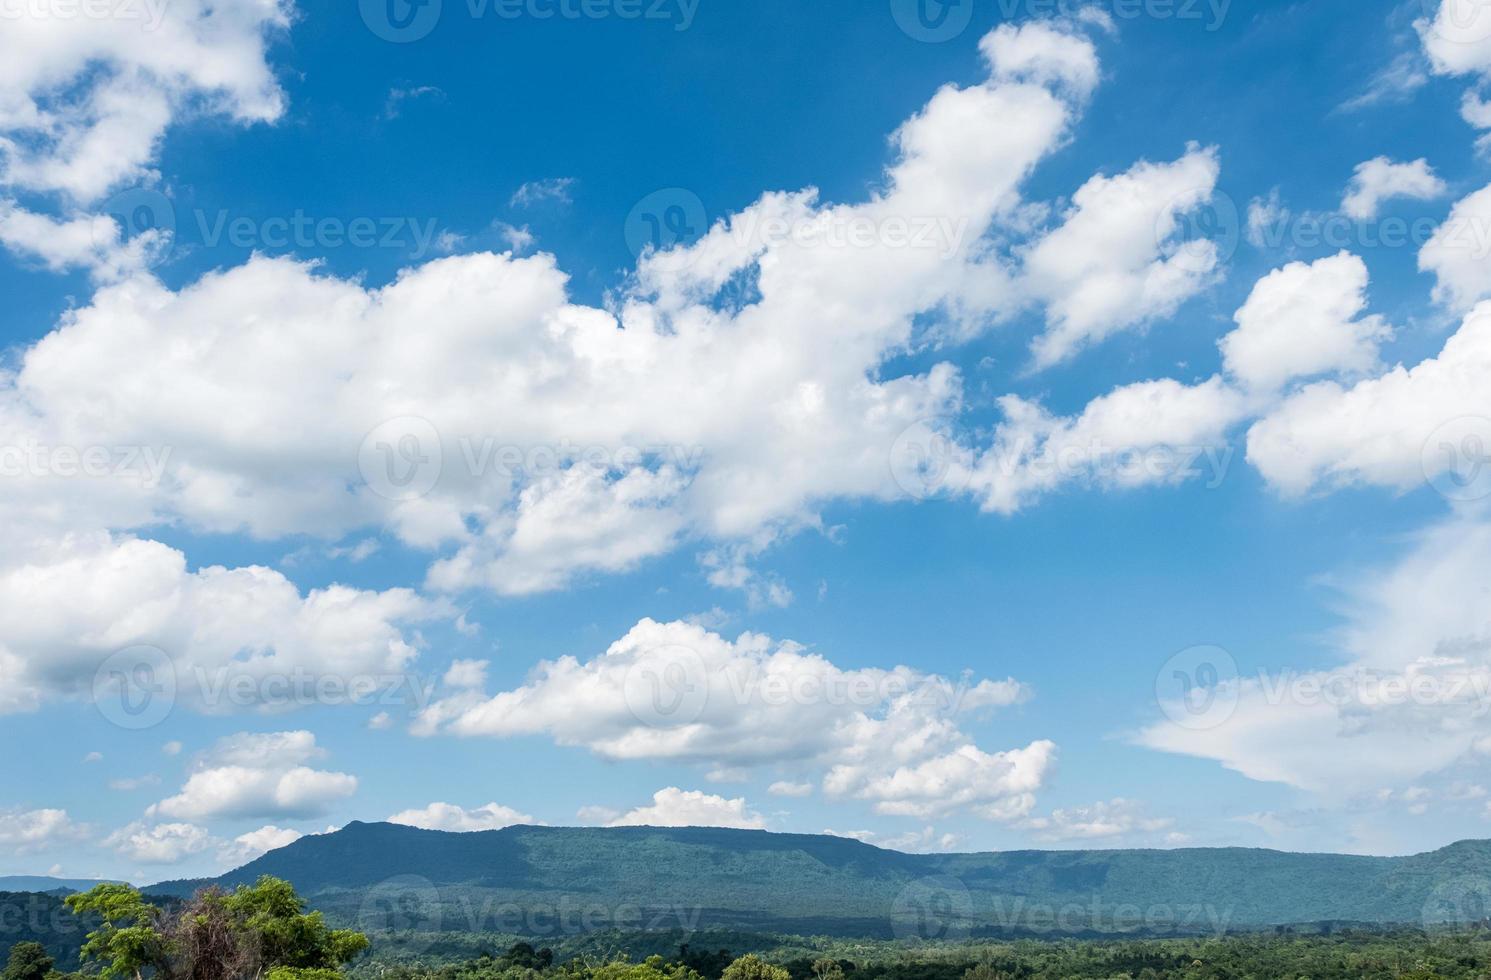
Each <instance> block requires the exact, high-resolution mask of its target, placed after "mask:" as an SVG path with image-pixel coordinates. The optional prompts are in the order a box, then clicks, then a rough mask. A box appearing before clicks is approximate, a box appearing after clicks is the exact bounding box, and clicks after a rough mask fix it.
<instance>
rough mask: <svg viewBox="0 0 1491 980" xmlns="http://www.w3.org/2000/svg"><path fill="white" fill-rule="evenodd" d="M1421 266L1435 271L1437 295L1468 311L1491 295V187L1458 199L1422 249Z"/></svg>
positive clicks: (1435, 293) (1455, 307)
mask: <svg viewBox="0 0 1491 980" xmlns="http://www.w3.org/2000/svg"><path fill="white" fill-rule="evenodd" d="M1419 268H1420V269H1422V270H1423V271H1425V272H1432V273H1433V274H1434V277H1435V280H1436V284H1435V287H1434V298H1435V299H1436V300H1438V301H1439V302H1441V303H1443V304H1445V305H1446V306H1448V307H1450V308H1451V309H1455V310H1467V309H1469V308H1470V307H1471V306H1473V305H1474V304H1475V303H1476V302H1477V301H1479V300H1482V299H1485V298H1486V297H1487V296H1491V186H1488V187H1483V188H1481V189H1480V190H1478V191H1476V192H1475V193H1474V194H1471V195H1469V196H1468V197H1465V198H1464V199H1462V200H1460V201H1458V202H1457V203H1456V204H1455V206H1454V207H1453V208H1452V209H1450V214H1449V217H1448V218H1446V219H1445V220H1444V224H1442V225H1440V226H1439V228H1438V229H1437V230H1435V232H1434V235H1433V237H1431V238H1430V239H1429V240H1428V241H1427V242H1425V243H1424V247H1423V248H1421V249H1419Z"/></svg>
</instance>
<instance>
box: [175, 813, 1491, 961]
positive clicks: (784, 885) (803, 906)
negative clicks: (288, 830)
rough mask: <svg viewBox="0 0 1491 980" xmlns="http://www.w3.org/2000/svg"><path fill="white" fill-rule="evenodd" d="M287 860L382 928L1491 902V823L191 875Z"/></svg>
mask: <svg viewBox="0 0 1491 980" xmlns="http://www.w3.org/2000/svg"><path fill="white" fill-rule="evenodd" d="M264 874H269V875H274V876H277V877H281V878H285V879H288V880H289V881H291V882H292V883H294V885H295V886H296V888H297V889H298V890H299V891H300V892H301V894H302V895H304V896H305V897H306V898H307V899H309V901H310V903H311V904H312V905H313V906H314V907H317V908H320V909H323V910H325V911H326V913H327V915H328V917H329V918H331V919H333V920H335V921H338V922H340V923H343V924H348V925H356V926H358V927H361V928H363V929H367V930H371V931H373V932H378V931H379V930H380V929H389V930H400V929H402V930H405V931H410V932H429V933H435V932H439V933H470V934H531V935H537V936H543V935H545V934H546V932H549V931H554V930H566V931H575V930H603V929H607V928H618V929H623V930H625V929H627V928H632V929H645V928H654V929H669V928H678V927H680V926H681V927H683V928H684V929H685V930H687V929H717V930H718V929H737V930H759V931H770V932H790V933H796V934H800V935H829V936H843V937H853V936H862V937H903V938H904V937H922V938H959V937H965V936H999V935H1028V934H1035V935H1046V934H1055V933H1062V934H1089V933H1138V932H1143V933H1171V934H1176V933H1180V934H1184V933H1191V932H1216V931H1221V930H1233V931H1238V930H1256V929H1265V928H1270V927H1275V926H1281V925H1287V924H1299V923H1342V924H1381V925H1388V924H1408V925H1419V924H1423V923H1428V924H1430V925H1433V924H1436V923H1442V922H1448V921H1479V920H1481V919H1485V918H1486V917H1487V916H1488V915H1491V841H1462V842H1460V843H1457V844H1452V845H1450V846H1448V847H1445V848H1441V849H1440V850H1437V851H1432V852H1429V853H1426V854H1419V855H1414V856H1410V857H1396V858H1388V857H1367V856H1357V855H1343V854H1294V853H1286V852H1282V851H1272V850H1261V849H1250V848H1188V849H1177V850H1110V851H1009V852H994V853H982V854H904V853H901V852H898V851H891V850H885V849H882V848H877V847H873V846H870V845H868V844H864V843H861V842H859V841H855V840H850V839H846V838H842V837H833V836H822V835H810V834H774V833H767V832H765V831H755V830H726V829H718V828H699V827H692V828H655V827H620V828H562V827H527V826H519V827H508V828H505V829H502V830H493V831H481V832H475V833H445V832H440V831H431V830H419V829H416V828H412V827H404V826H399V825H395V824H386V823H384V824H365V823H352V824H349V825H348V826H347V827H345V828H343V829H342V830H340V831H337V832H335V833H330V834H321V835H316V836H312V837H304V838H301V839H300V840H298V841H295V842H294V843H292V844H289V845H288V846H286V847H282V848H279V849H278V850H275V851H271V852H269V853H268V854H265V855H264V856H262V857H260V858H258V859H256V860H254V861H252V862H250V863H248V864H246V865H244V866H243V867H241V868H238V869H236V870H234V871H231V872H229V873H227V874H225V875H223V876H221V877H219V878H215V879H210V880H207V881H184V882H163V883H161V884H159V885H156V886H152V888H151V889H148V890H149V891H153V892H156V893H158V894H189V893H190V892H191V891H193V890H194V889H195V888H197V887H200V886H202V885H203V884H220V885H225V886H232V885H236V884H240V883H244V882H250V881H253V880H255V879H256V878H258V877H259V876H260V875H264Z"/></svg>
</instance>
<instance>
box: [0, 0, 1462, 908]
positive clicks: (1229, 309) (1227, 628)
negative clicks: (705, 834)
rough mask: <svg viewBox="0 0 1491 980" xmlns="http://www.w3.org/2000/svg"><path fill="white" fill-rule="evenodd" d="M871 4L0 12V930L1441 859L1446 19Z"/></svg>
mask: <svg viewBox="0 0 1491 980" xmlns="http://www.w3.org/2000/svg"><path fill="white" fill-rule="evenodd" d="M928 3H929V5H922V6H920V7H918V5H916V4H912V3H902V2H899V0H898V2H894V3H891V2H879V3H873V2H863V3H861V2H850V0H838V2H812V3H800V2H797V3H789V2H780V3H778V2H770V0H767V2H758V3H731V4H724V3H712V2H710V0H700V2H699V3H698V4H697V5H696V6H695V5H692V4H684V3H681V2H678V0H674V2H668V3H662V2H658V3H654V0H646V2H645V3H636V4H628V3H625V2H611V3H602V2H595V3H592V4H590V5H588V6H583V7H582V6H581V5H580V4H578V3H575V4H571V5H560V4H559V3H558V2H557V0H555V2H554V3H549V2H547V0H531V2H528V3H525V4H497V3H496V2H495V0H494V3H493V4H491V5H490V6H488V7H485V8H482V9H484V10H485V13H480V14H479V13H477V12H476V11H477V9H478V7H477V6H472V5H471V4H470V3H468V2H467V0H443V3H441V4H437V5H434V6H426V7H423V8H419V9H418V10H416V11H414V14H415V16H416V20H415V21H414V22H413V23H414V25H415V26H414V27H413V28H411V29H408V30H404V31H401V30H400V29H398V28H397V27H395V26H393V22H392V21H390V20H389V19H388V17H389V11H390V10H392V11H394V13H395V14H396V15H397V14H399V13H401V12H403V11H405V10H406V9H408V8H405V7H403V6H402V0H399V2H396V3H395V5H394V6H393V7H391V8H390V7H387V6H385V5H383V4H382V3H376V2H373V0H368V2H366V3H363V4H361V6H360V8H359V5H357V4H342V5H335V9H332V7H331V6H327V7H324V8H322V7H312V6H310V5H293V4H292V3H291V2H290V0H239V2H236V3H233V4H229V5H226V6H225V7H224V8H223V10H222V11H219V12H218V13H214V14H208V13H207V12H206V10H207V5H205V4H203V3H200V2H198V0H191V2H187V0H178V2H177V3H173V4H171V5H169V6H168V7H161V8H157V7H156V6H152V5H150V4H143V3H141V4H135V3H110V4H103V5H101V6H100V8H99V12H98V13H97V15H91V16H90V15H82V14H77V13H76V12H72V13H69V12H68V11H69V10H70V9H71V8H67V7H65V6H64V5H61V4H60V3H59V2H58V0H35V2H33V3H30V4H25V5H20V4H18V5H15V6H14V8H7V10H13V12H14V16H8V17H7V25H6V30H5V32H4V33H0V55H7V56H8V57H5V58H0V62H4V63H6V64H9V65H11V66H12V67H10V68H8V69H0V83H3V84H4V85H5V86H6V88H7V89H8V90H9V91H11V92H13V93H15V96H14V98H13V99H12V100H11V102H8V103H0V244H3V246H4V247H3V249H0V290H3V292H4V295H5V297H6V298H7V302H6V304H5V309H4V311H3V312H0V331H3V336H4V340H5V344H6V355H5V369H4V371H3V372H0V442H3V443H4V445H5V447H6V449H7V453H8V455H7V457H6V460H5V461H6V465H7V469H6V472H5V479H6V480H7V482H8V483H10V484H11V492H8V493H7V494H6V497H7V498H8V502H4V503H0V521H3V526H4V527H5V528H6V537H7V539H8V541H9V542H10V546H9V547H8V548H7V549H6V550H7V552H8V555H7V556H6V557H4V558H3V559H0V607H3V608H4V609H5V611H4V612H0V679H3V680H4V681H5V684H4V687H5V689H6V690H7V691H8V692H9V693H8V695H0V730H3V731H5V732H6V733H7V735H9V736H10V738H11V741H12V744H15V745H22V746H26V747H27V751H26V752H24V753H13V754H12V763H11V770H10V771H11V773H12V776H11V778H10V779H9V780H7V790H6V796H5V797H4V798H0V873H9V872H16V873H20V872H27V873H45V872H47V871H49V870H55V871H57V872H58V873H63V874H67V875H92V874H100V875H119V876H125V877H129V878H132V879H135V880H142V881H143V880H156V879H161V878H176V877H183V876H188V875H196V874H204V873H209V872H215V871H217V870H221V869H223V868H225V867H228V866H231V865H233V864H236V863H240V862H241V861H242V860H245V859H247V858H248V857H251V856H253V855H254V854H255V853H258V852H260V851H262V850H263V849H264V848H265V847H267V846H273V845H277V844H280V843H284V842H286V841H288V840H289V839H292V838H293V837H294V836H295V835H296V834H300V833H316V832H321V831H324V830H326V829H327V828H329V827H336V826H340V825H341V824H343V823H345V822H347V821H348V820H351V819H362V820H377V819H385V818H388V817H392V816H397V817H398V819H401V820H404V821H405V822H412V823H417V824H420V825H425V826H434V827H442V828H446V829H475V828H479V827H490V826H500V825H503V824H505V823H510V822H516V821H536V822H543V823H550V824H575V823H590V824H604V823H611V822H618V821H619V822H654V823H656V822H669V823H720V824H727V825H737V826H753V827H765V828H767V829H771V830H782V831H801V832H820V831H824V830H831V831H833V832H838V833H853V834H856V835H859V836H862V837H863V838H864V839H867V840H871V841H872V842H875V843H882V844H886V845H888V846H897V847H902V848H906V849H958V850H973V849H993V848H1013V847H1032V846H1036V847H1112V846H1166V847H1168V846H1184V845H1198V846H1207V845H1234V844H1237V845H1250V846H1271V847H1281V848H1286V849H1309V850H1332V851H1362V852H1371V853H1405V852H1412V851H1418V850H1427V849H1430V848H1433V847H1437V846H1440V845H1442V844H1445V843H1448V842H1450V841H1452V840H1455V839H1459V838H1465V837H1480V836H1485V835H1486V828H1487V821H1488V820H1491V807H1488V800H1491V796H1488V795H1487V791H1486V789H1484V788H1483V785H1491V782H1488V780H1491V771H1488V766H1487V762H1486V753H1487V752H1488V751H1491V723H1488V722H1487V721H1486V719H1485V718H1484V717H1483V716H1484V715H1485V714H1486V712H1485V710H1484V709H1485V706H1486V705H1487V704H1491V701H1488V700H1487V692H1488V691H1491V684H1488V683H1487V679H1488V678H1491V659H1488V649H1491V598H1488V593H1487V591H1486V588H1485V585H1484V583H1485V582H1486V573H1487V569H1488V562H1491V524H1488V523H1487V515H1486V513H1485V510H1484V501H1485V499H1486V498H1487V497H1488V496H1491V487H1487V486H1484V484H1485V482H1486V478H1485V477H1482V476H1481V470H1480V469H1479V467H1480V466H1481V465H1482V463H1483V462H1484V460H1482V458H1481V457H1482V456H1484V455H1485V452H1486V450H1487V448H1488V447H1491V421H1488V420H1487V419H1486V418H1485V416H1491V396H1488V395H1487V392H1488V391H1491V367H1488V365H1491V354H1488V351H1491V338H1488V336H1487V331H1486V330H1485V329H1483V328H1481V327H1480V326H1479V321H1478V319H1477V318H1478V317H1479V316H1481V315H1482V314H1481V310H1480V308H1479V307H1478V306H1477V304H1478V303H1479V302H1480V301H1481V300H1483V299H1485V298H1486V297H1487V296H1491V249H1487V248H1484V247H1482V245H1483V244H1484V241H1485V237H1486V236H1485V231H1486V229H1487V228H1488V227H1491V195H1488V199H1485V200H1483V199H1481V198H1479V197H1478V196H1477V195H1478V194H1479V193H1481V189H1482V188H1483V187H1485V186H1486V184H1487V182H1488V180H1491V175H1488V174H1487V162H1486V156H1485V153H1484V152H1483V150H1484V145H1483V144H1482V143H1481V142H1479V141H1480V135H1479V133H1478V129H1477V125H1484V126H1485V127H1486V128H1491V118H1486V117H1487V116H1491V113H1488V112H1487V111H1486V110H1485V109H1484V108H1482V107H1481V106H1480V104H1479V101H1478V98H1479V97H1478V95H1477V94H1476V93H1477V92H1478V91H1479V86H1480V85H1481V84H1482V83H1483V82H1484V81H1487V80H1491V16H1488V15H1486V13H1485V11H1483V10H1480V9H1479V8H1478V7H1475V5H1473V4H1471V3H1470V0H1446V4H1445V9H1444V10H1441V9H1440V5H1439V3H1438V2H1437V0H1423V2H1422V3H1421V2H1419V0H1413V2H1411V3H1407V4H1400V5H1394V4H1388V3H1384V4H1377V5H1368V6H1366V7H1363V6H1362V5H1361V4H1348V3H1346V2H1336V0H1317V2H1312V3H1275V2H1259V3H1253V4H1246V5H1244V4H1227V3H1225V2H1220V0H1218V2H1213V3H1197V4H1188V3H1169V2H1164V0H1149V2H1145V3H1137V2H1136V3H1125V2H1120V0H1112V2H1108V3H1098V4H1095V5H1089V6H1079V5H1077V4H1075V3H1072V4H1062V5H1056V4H1041V3H1034V2H1029V0H1027V2H1023V3H1015V2H1012V0H1006V2H993V0H989V2H984V0H971V2H970V0H955V2H954V3H952V4H950V5H948V6H946V7H942V6H941V5H940V4H937V3H935V2H932V0H928ZM1461 4H1465V5H1467V6H1465V7H1464V9H1461V7H1460V6H1459V5H1461ZM220 6H221V5H220ZM1450 8H1454V9H1450ZM550 13H552V16H544V15H545V14H550ZM943 15H946V18H947V19H945V20H943V19H940V18H942V17H943ZM419 17H429V18H432V19H431V20H428V21H424V20H419V19H417V18H419ZM1481 17H1485V18H1486V20H1487V23H1486V24H1485V25H1481V24H1480V20H1479V18H1481ZM938 24H940V25H942V26H940V27H939V26H936V25H938ZM1482 26H1484V27H1485V30H1481V27H1482ZM12 28H14V30H12ZM426 28H428V29H427V30H426ZM943 35H946V36H943ZM1482 35H1484V36H1482ZM5 72H9V74H5ZM898 134H899V135H898ZM807 188H815V189H816V194H809V195H801V194H800V193H799V192H802V191H803V190H804V189H807ZM297 227H298V228H299V231H297ZM711 228H712V229H713V230H712V231H710V230H709V229H711ZM655 230H656V231H658V232H659V234H660V235H661V238H660V239H654V240H652V243H651V244H650V245H647V247H642V246H643V245H644V244H645V243H647V242H648V241H649V237H650V236H651V235H652V234H653V232H654V231H655ZM706 233H707V234H706ZM908 233H910V237H911V238H913V239H917V238H919V239H922V240H921V241H920V243H919V244H918V243H914V242H909V241H903V240H902V237H903V236H906V235H907V234H908ZM856 236H859V237H856ZM1395 236H1396V237H1395ZM348 239H356V240H355V241H348ZM1486 309H1487V311H1488V315H1491V307H1488V308H1486ZM1410 369H1412V370H1410ZM59 446H61V447H71V448H72V449H74V450H77V451H79V452H83V451H87V450H90V449H92V450H95V451H97V452H98V453H99V454H100V455H99V456H98V459H99V460H100V461H102V462H101V463H100V465H101V466H102V467H103V469H104V470H105V471H106V472H103V473H101V474H99V475H93V476H87V475H82V476H80V475H76V474H75V473H74V472H73V471H72V470H69V469H68V467H67V465H66V462H65V461H62V462H59V460H58V459H57V458H54V457H52V456H46V455H38V452H37V450H38V447H40V448H42V449H47V448H48V447H52V448H55V447H59ZM484 450H485V451H490V452H492V453H495V454H497V455H495V456H493V457H491V459H498V458H509V457H502V456H501V454H502V453H504V452H508V453H513V454H516V455H515V456H513V457H510V458H521V459H523V460H525V461H526V464H527V465H525V466H524V467H521V468H519V469H518V470H516V471H513V472H506V471H501V470H500V467H499V466H497V465H495V464H492V463H491V459H489V458H488V457H486V456H484V455H482V453H483V452H484ZM432 452H433V453H434V454H435V455H436V456H437V457H438V460H439V462H438V465H434V466H433V468H432V464H431V462H430V461H431V458H432V457H431V453H432ZM587 453H589V454H591V460H590V463H586V462H585V459H584V458H583V457H585V456H586V454H587ZM556 459H557V460H558V462H553V460H556ZM927 459H930V460H932V463H933V465H932V467H931V468H930V469H919V468H918V464H919V461H925V460H927ZM150 460H159V461H160V468H159V471H158V472H155V473H151V474H144V475H142V473H141V472H140V471H139V470H140V467H141V466H144V467H146V468H147V469H148V468H149V465H150V462H149V461H150ZM471 460H478V461H480V460H486V463H480V462H478V465H475V466H473V465H472V463H471ZM596 460H599V461H600V464H601V465H599V466H597V465H593V464H594V463H595V461H596ZM389 474H393V475H394V477H395V478H396V480H397V481H398V482H396V483H390V482H389V481H388V479H387V476H388V475H389ZM406 477H407V478H409V480H408V481H405V479H404V478H406ZM426 478H428V479H426ZM1198 648H1204V649H1203V650H1202V652H1199V653H1198V652H1196V651H1197V650H1198ZM563 658H571V659H569V660H566V659H563ZM140 664H144V665H146V667H144V668H138V669H137V667H138V665H140ZM897 669H899V670H897ZM142 670H145V671H146V672H141V671H142ZM121 671H122V673H121ZM148 671H154V673H153V674H151V673H149V672H148ZM888 671H889V672H891V673H885V672H888ZM168 674H169V676H170V678H171V679H172V681H171V686H172V687H174V696H171V697H165V698H161V697H160V696H157V699H156V701H155V702H154V707H155V708H156V709H158V711H157V713H158V714H161V715H163V717H159V718H158V719H157V718H156V717H154V716H153V715H151V716H149V717H148V718H146V719H145V720H150V721H153V722H155V723H154V724H151V725H149V726H143V725H142V724H141V718H140V716H136V715H132V714H128V713H126V714H124V715H121V714H120V710H119V699H120V696H121V688H120V685H121V684H122V685H123V692H122V693H123V695H124V696H125V698H126V700H127V701H128V702H129V703H130V704H132V705H135V706H138V704H139V698H138V695H139V693H140V692H139V690H137V689H136V686H137V685H138V684H139V683H141V682H145V681H150V678H151V677H154V678H155V680H154V681H150V683H149V684H148V685H147V686H154V685H156V684H158V683H164V681H163V680H162V679H163V678H165V677H166V676H167V675H168ZM121 678H122V679H121ZM1398 681H1401V682H1402V684H1403V685H1404V687H1405V688H1413V685H1414V684H1418V685H1420V686H1419V687H1417V688H1413V690H1414V691H1415V692H1416V693H1406V694H1401V696H1400V694H1399V693H1395V689H1394V688H1392V686H1391V685H1392V684H1393V683H1395V682H1398ZM364 682H366V683H369V684H371V685H372V686H373V687H375V688H377V689H378V693H377V694H376V695H374V696H371V697H357V698H353V699H352V700H355V701H357V702H358V703H350V704H349V703H339V702H345V701H346V700H348V698H346V697H344V696H342V695H343V694H344V692H345V690H346V686H347V685H349V684H350V685H354V686H355V685H357V684H359V683H364ZM774 683H780V684H782V685H784V686H785V688H786V689H788V690H789V691H791V692H796V693H789V694H787V695H785V696H783V697H775V696H774V695H773V694H772V693H771V691H772V689H773V688H772V685H773V684H774ZM836 683H842V684H844V685H845V687H844V688H843V689H839V688H834V687H833V685H834V684H836ZM236 684H241V685H242V686H241V694H224V693H223V692H224V691H230V690H234V689H235V688H234V687H233V685H236ZM285 684H289V685H291V686H290V687H286V686H284V685H285ZM651 684H659V685H661V686H660V687H658V688H657V690H658V691H660V692H662V693H663V694H664V695H667V694H669V693H670V692H671V693H672V694H677V695H679V696H680V697H681V698H682V701H681V702H680V703H681V704H682V707H681V708H679V707H678V705H677V704H673V705H671V707H672V709H673V710H669V711H666V712H663V713H661V714H657V713H656V711H657V710H658V709H657V706H658V704H660V703H661V702H655V701H649V700H648V697H647V695H648V692H650V691H652V690H653V688H652V687H650V686H649V685H651ZM855 684H859V685H861V686H862V687H861V688H854V685H855ZM1384 684H1386V685H1388V687H1387V688H1386V689H1385V688H1384V686H1383V685H1384ZM220 685H225V686H220ZM295 685H300V686H298V687H297V686H295ZM824 685H826V686H824ZM1321 686H1323V687H1325V688H1326V689H1327V690H1328V691H1330V692H1334V693H1331V694H1328V695H1326V696H1325V697H1324V699H1323V700H1322V698H1321V696H1320V695H1319V693H1318V688H1319V687H1321ZM389 688H392V689H393V693H392V694H391V695H390V694H387V693H386V692H387V689H389ZM850 688H854V689H855V690H859V691H860V693H859V694H854V695H847V694H844V693H843V692H844V691H846V690H849V689H850ZM411 690H418V691H419V694H418V696H410V695H409V692H410V691H411ZM287 691H291V692H293V693H289V694H287V693H286V692H287ZM835 691H837V692H838V693H833V692H835ZM307 692H309V693H307ZM865 692H871V693H865ZM1271 692H1272V693H1271ZM1280 692H1282V693H1280ZM157 693H158V692H157ZM1337 695H1339V696H1337ZM1187 697H1189V698H1191V700H1190V701H1186V700H1185V698H1187ZM649 704H651V705H652V708H649V707H648V705H649ZM679 711H681V712H682V713H681V714H680V713H678V712H679ZM121 720H122V722H123V724H121V723H120V722H121Z"/></svg>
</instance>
